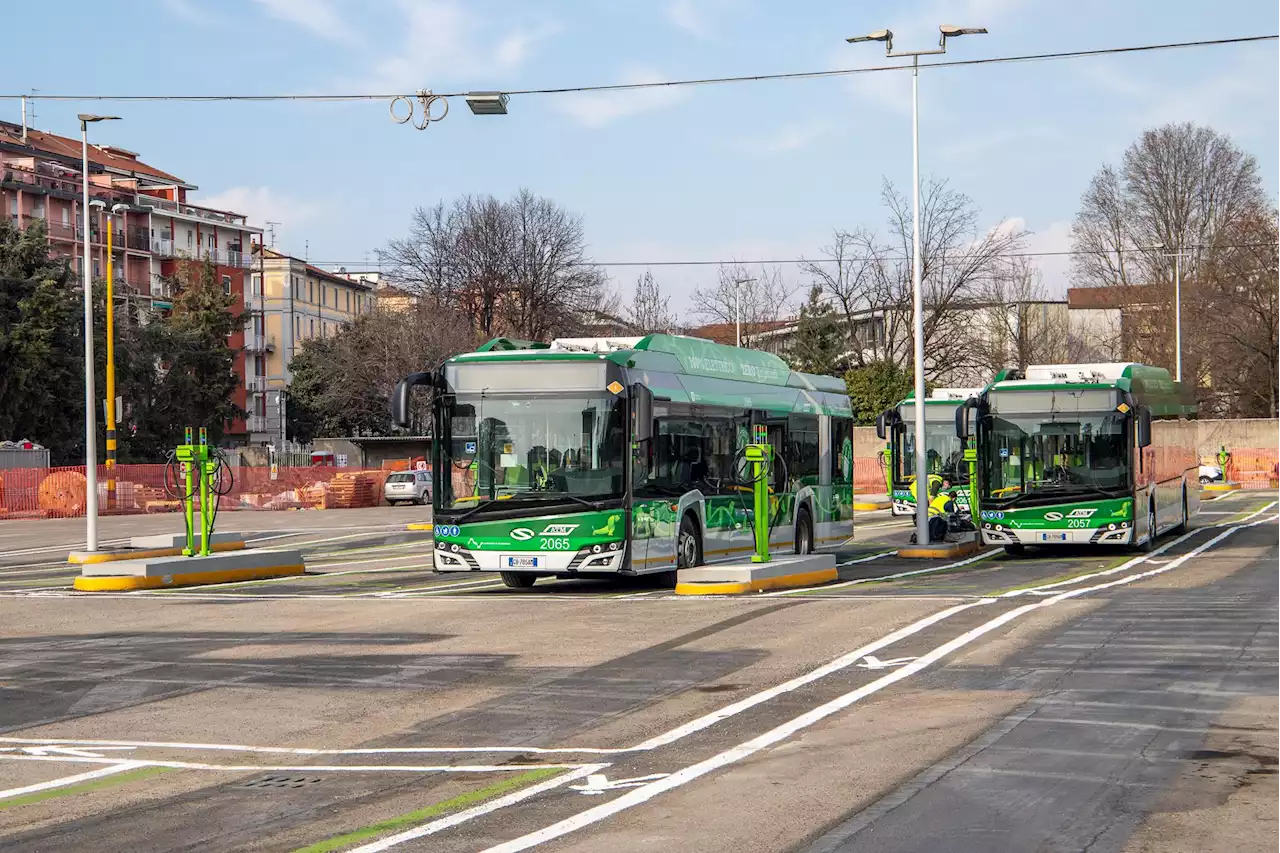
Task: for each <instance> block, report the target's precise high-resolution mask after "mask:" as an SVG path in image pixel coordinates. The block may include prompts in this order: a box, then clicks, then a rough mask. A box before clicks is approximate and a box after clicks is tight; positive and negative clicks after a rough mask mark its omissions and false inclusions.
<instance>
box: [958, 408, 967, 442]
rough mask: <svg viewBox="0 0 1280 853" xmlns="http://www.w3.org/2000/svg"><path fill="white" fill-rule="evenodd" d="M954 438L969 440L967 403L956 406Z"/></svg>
mask: <svg viewBox="0 0 1280 853" xmlns="http://www.w3.org/2000/svg"><path fill="white" fill-rule="evenodd" d="M956 438H958V439H960V440H961V441H968V440H969V404H968V403H965V404H964V405H962V406H957V407H956Z"/></svg>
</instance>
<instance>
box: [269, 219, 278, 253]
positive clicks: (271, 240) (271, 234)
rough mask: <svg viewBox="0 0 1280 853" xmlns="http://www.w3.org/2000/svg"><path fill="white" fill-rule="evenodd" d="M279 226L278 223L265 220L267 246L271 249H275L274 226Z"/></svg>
mask: <svg viewBox="0 0 1280 853" xmlns="http://www.w3.org/2000/svg"><path fill="white" fill-rule="evenodd" d="M279 224H280V223H279V222H272V221H271V220H270V219H268V220H267V245H268V246H270V247H271V248H273V249H274V248H275V247H276V226H277V225H279Z"/></svg>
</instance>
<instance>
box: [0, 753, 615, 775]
mask: <svg viewBox="0 0 1280 853" xmlns="http://www.w3.org/2000/svg"><path fill="white" fill-rule="evenodd" d="M0 761H60V762H66V763H71V764H105V765H107V766H109V767H120V766H122V765H124V766H128V767H167V768H170V769H172V770H213V771H218V772H233V773H260V772H271V773H511V772H514V771H524V770H543V769H546V770H579V769H582V768H590V769H591V770H593V771H594V770H599V769H600V768H601V767H607V766H608V765H601V764H298V765H288V764H207V763H204V762H198V761H169V760H167V759H154V760H153V759H141V758H138V759H133V758H131V759H128V760H124V761H122V760H118V759H115V758H78V757H76V756H73V755H4V754H0Z"/></svg>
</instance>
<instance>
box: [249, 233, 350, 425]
mask: <svg viewBox="0 0 1280 853" xmlns="http://www.w3.org/2000/svg"><path fill="white" fill-rule="evenodd" d="M254 260H255V261H256V263H255V264H254V266H253V272H252V276H251V278H250V284H249V291H248V292H247V293H246V294H245V307H246V309H247V310H246V313H247V315H248V318H249V322H248V323H246V328H245V362H246V363H245V375H246V383H245V384H246V385H247V386H248V391H249V395H248V406H247V407H248V409H249V432H250V441H251V442H259V443H261V442H269V441H274V440H277V439H279V438H281V436H282V425H283V417H284V408H285V406H286V405H287V400H286V399H285V398H284V396H283V395H282V393H281V392H283V391H284V390H285V389H287V388H288V387H289V383H290V382H292V381H293V374H292V373H290V371H289V362H291V361H292V360H293V356H294V354H295V353H296V352H297V351H298V349H299V348H300V347H301V346H302V343H303V341H307V340H310V339H311V338H322V337H328V336H329V335H332V334H335V333H336V332H337V331H338V329H339V328H340V327H341V326H342V325H343V324H344V323H347V322H349V321H350V320H352V319H354V318H355V317H356V316H357V315H359V314H364V313H368V312H369V311H372V310H373V306H374V297H373V284H372V283H371V282H368V281H363V280H352V279H350V278H346V277H344V276H341V275H337V274H335V273H331V272H326V271H325V270H322V269H320V268H319V267H317V266H313V265H311V264H309V263H307V262H306V261H304V260H302V259H300V258H295V257H291V256H289V255H285V254H281V253H280V252H276V251H274V250H272V249H264V250H263V252H262V254H261V255H260V256H259V257H257V258H255V259H254Z"/></svg>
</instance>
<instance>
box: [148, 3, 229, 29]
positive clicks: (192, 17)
mask: <svg viewBox="0 0 1280 853" xmlns="http://www.w3.org/2000/svg"><path fill="white" fill-rule="evenodd" d="M161 2H162V4H163V5H164V7H165V8H166V9H168V10H169V13H170V14H171V15H173V16H174V17H175V18H181V19H182V20H184V21H187V22H188V23H192V24H200V25H206V24H212V23H213V22H214V21H216V20H217V18H215V17H214V16H213V15H212V14H210V13H209V11H208V10H206V9H202V8H201V7H199V6H197V5H196V4H195V2H194V0H161Z"/></svg>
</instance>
